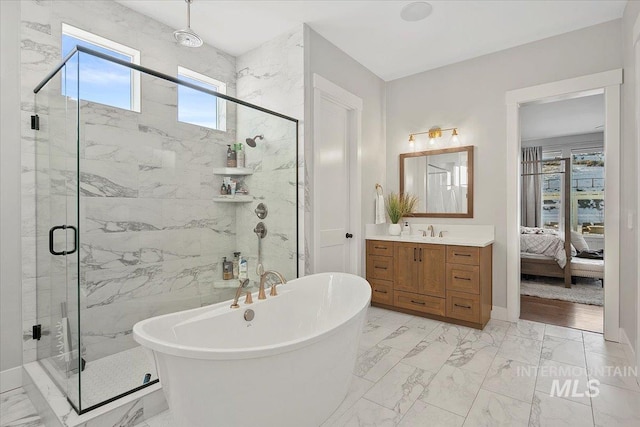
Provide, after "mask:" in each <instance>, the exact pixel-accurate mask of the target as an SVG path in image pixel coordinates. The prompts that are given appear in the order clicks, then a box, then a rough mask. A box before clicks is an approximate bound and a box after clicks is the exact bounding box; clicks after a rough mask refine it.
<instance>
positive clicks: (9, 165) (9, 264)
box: [0, 1, 22, 388]
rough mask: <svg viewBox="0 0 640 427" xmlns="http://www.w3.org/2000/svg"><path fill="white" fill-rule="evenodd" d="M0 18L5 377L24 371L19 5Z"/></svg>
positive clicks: (1, 351) (0, 351) (0, 310)
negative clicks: (21, 368)
mask: <svg viewBox="0 0 640 427" xmlns="http://www.w3.org/2000/svg"><path fill="white" fill-rule="evenodd" d="M0 16H2V25H1V26H0V28H1V29H0V31H1V32H0V42H1V45H0V46H1V47H0V51H2V60H0V66H1V70H2V72H1V73H0V74H1V75H2V83H1V86H0V92H2V96H1V97H0V100H1V102H2V104H1V111H2V113H1V114H0V140H1V143H0V162H1V163H0V170H2V176H0V198H1V200H0V342H1V343H2V344H1V345H0V371H4V370H7V369H11V368H15V367H17V366H20V365H22V344H21V342H22V337H21V332H20V331H21V328H22V326H21V323H22V316H21V307H22V303H21V300H22V295H21V293H22V292H21V289H22V288H21V280H20V279H21V277H20V276H21V265H22V264H21V259H20V258H21V257H20V76H19V69H18V67H17V64H18V63H19V62H20V2H19V1H3V2H0ZM3 388H4V387H3Z"/></svg>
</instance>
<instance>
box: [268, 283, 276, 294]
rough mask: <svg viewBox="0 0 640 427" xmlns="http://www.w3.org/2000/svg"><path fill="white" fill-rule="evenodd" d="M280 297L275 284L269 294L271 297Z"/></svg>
mask: <svg viewBox="0 0 640 427" xmlns="http://www.w3.org/2000/svg"><path fill="white" fill-rule="evenodd" d="M277 295H278V292H277V291H276V284H275V283H274V284H273V285H271V292H269V296H272V297H275V296H277Z"/></svg>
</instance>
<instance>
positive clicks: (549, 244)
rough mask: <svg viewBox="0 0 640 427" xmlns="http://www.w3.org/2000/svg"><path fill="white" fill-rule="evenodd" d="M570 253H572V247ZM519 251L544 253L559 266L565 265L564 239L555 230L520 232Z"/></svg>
mask: <svg viewBox="0 0 640 427" xmlns="http://www.w3.org/2000/svg"><path fill="white" fill-rule="evenodd" d="M571 249H572V251H571V252H572V254H571V255H575V254H574V253H573V247H572V248H571ZM520 252H524V253H528V254H538V255H544V256H546V257H550V258H553V259H554V260H556V262H557V263H558V265H559V266H560V268H564V266H565V265H567V256H566V254H565V251H564V239H563V238H562V236H560V235H559V234H558V233H557V232H555V231H553V232H544V233H521V234H520Z"/></svg>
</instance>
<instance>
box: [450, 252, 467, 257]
mask: <svg viewBox="0 0 640 427" xmlns="http://www.w3.org/2000/svg"><path fill="white" fill-rule="evenodd" d="M453 255H454V256H471V254H459V253H457V252H454V253H453Z"/></svg>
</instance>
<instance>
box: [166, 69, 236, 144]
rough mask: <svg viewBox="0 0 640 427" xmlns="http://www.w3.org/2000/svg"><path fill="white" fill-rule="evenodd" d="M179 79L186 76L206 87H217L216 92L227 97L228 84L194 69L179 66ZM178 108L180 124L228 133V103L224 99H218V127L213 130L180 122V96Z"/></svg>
mask: <svg viewBox="0 0 640 427" xmlns="http://www.w3.org/2000/svg"><path fill="white" fill-rule="evenodd" d="M176 75H177V77H178V79H180V77H181V76H184V77H186V78H189V79H192V80H196V81H199V82H201V83H204V84H206V85H212V86H215V87H216V92H218V93H220V94H223V95H226V94H227V84H226V83H225V82H223V81H220V80H218V79H215V78H213V77H210V76H207V75H205V74H202V73H199V72H197V71H194V70H192V69H189V68H186V67H183V66H181V65H178V72H177V74H176ZM176 104H177V106H178V108H176V114H177V120H178V122H180V123H185V124H190V125H192V126H200V127H204V128H207V129H213V130H218V131H221V132H226V131H227V102H226V101H225V100H224V99H222V98H218V97H216V107H217V108H216V112H217V114H216V127H215V128H211V127H208V126H202V125H199V124H194V123H191V122H184V121H182V120H180V97H179V96H178V102H177V103H176Z"/></svg>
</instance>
